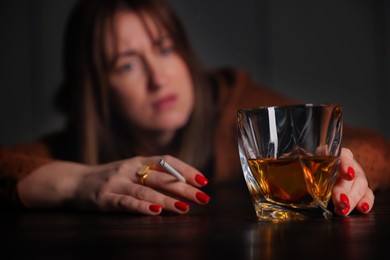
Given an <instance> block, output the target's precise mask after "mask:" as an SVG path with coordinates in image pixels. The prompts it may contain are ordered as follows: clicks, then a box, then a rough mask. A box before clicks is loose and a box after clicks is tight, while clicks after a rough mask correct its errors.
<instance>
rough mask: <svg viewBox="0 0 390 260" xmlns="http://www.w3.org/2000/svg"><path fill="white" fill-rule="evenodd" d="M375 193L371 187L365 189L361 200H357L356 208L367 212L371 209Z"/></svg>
mask: <svg viewBox="0 0 390 260" xmlns="http://www.w3.org/2000/svg"><path fill="white" fill-rule="evenodd" d="M374 201H375V195H374V193H373V191H372V190H371V189H367V192H366V194H365V195H364V196H363V198H362V199H361V200H359V202H358V204H357V206H356V208H357V210H358V211H360V212H361V213H368V212H370V211H371V209H372V207H373V206H374Z"/></svg>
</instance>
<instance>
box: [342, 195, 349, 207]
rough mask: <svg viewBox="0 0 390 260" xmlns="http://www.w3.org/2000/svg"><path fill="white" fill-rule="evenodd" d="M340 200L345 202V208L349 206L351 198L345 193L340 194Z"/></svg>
mask: <svg viewBox="0 0 390 260" xmlns="http://www.w3.org/2000/svg"><path fill="white" fill-rule="evenodd" d="M340 200H341V202H342V203H343V204H344V206H345V208H349V199H348V197H347V195H345V194H344V193H341V194H340Z"/></svg>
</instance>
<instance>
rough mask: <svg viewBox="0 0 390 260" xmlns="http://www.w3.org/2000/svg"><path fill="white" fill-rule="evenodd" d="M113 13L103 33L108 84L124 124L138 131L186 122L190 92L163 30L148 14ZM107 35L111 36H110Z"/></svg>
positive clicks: (183, 69) (179, 60)
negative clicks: (108, 64) (107, 30)
mask: <svg viewBox="0 0 390 260" xmlns="http://www.w3.org/2000/svg"><path fill="white" fill-rule="evenodd" d="M144 18H145V19H144V20H143V21H142V20H141V19H140V18H139V16H137V15H136V14H135V13H134V12H131V11H121V12H118V13H117V14H116V15H115V17H114V20H113V28H115V30H114V31H115V32H114V33H112V32H110V33H107V34H106V39H105V40H106V46H107V55H108V58H109V61H112V63H113V67H112V68H111V69H110V71H109V84H110V87H111V88H112V89H113V90H114V94H115V96H116V98H117V99H116V100H115V101H116V102H119V104H118V105H119V107H120V109H122V110H123V112H124V115H125V116H126V117H127V118H128V120H129V121H130V123H131V124H132V125H134V126H135V127H138V128H140V129H142V130H152V131H175V130H177V129H178V128H181V127H182V126H184V125H185V124H186V122H187V121H188V119H189V117H190V114H191V112H192V110H193V106H194V92H193V84H192V80H191V76H190V73H189V71H188V67H187V65H186V63H185V62H184V60H183V59H182V57H181V56H180V55H179V54H178V53H177V52H176V50H175V45H174V42H172V39H171V38H170V36H169V35H167V33H166V31H164V30H162V31H161V30H160V31H159V30H158V28H157V27H156V25H155V24H154V23H153V21H152V19H151V18H150V17H149V16H147V15H146V16H144ZM113 36H114V38H115V39H113Z"/></svg>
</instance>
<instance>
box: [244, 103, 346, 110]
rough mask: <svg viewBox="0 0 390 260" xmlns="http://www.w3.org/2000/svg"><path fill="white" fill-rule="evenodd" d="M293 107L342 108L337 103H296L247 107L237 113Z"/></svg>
mask: <svg viewBox="0 0 390 260" xmlns="http://www.w3.org/2000/svg"><path fill="white" fill-rule="evenodd" d="M294 107H297V108H298V107H314V108H321V107H322V108H324V107H333V108H336V107H339V108H342V105H341V104H339V103H296V104H290V105H273V106H258V107H247V108H239V109H238V110H237V111H238V112H250V111H255V110H263V109H269V108H274V109H289V108H294Z"/></svg>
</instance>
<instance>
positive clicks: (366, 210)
mask: <svg viewBox="0 0 390 260" xmlns="http://www.w3.org/2000/svg"><path fill="white" fill-rule="evenodd" d="M361 207H362V210H363V212H368V210H369V209H370V205H368V203H367V202H363V203H362V206H361Z"/></svg>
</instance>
